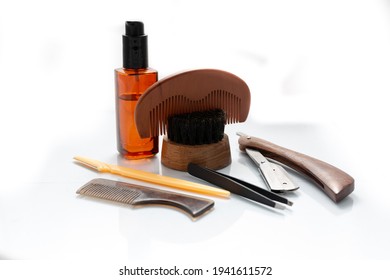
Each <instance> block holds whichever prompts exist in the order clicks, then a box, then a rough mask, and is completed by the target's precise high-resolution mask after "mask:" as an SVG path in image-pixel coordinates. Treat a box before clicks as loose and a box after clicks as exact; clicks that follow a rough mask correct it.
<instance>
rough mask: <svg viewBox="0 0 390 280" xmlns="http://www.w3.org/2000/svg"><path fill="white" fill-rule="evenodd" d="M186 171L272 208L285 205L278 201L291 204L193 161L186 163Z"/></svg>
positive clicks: (275, 195)
mask: <svg viewBox="0 0 390 280" xmlns="http://www.w3.org/2000/svg"><path fill="white" fill-rule="evenodd" d="M188 173H189V174H191V175H192V176H195V177H197V178H200V179H202V180H205V181H206V182H209V183H211V184H214V185H217V186H219V187H221V188H223V189H226V190H228V191H230V192H232V193H235V194H238V195H240V196H242V197H245V198H247V199H250V200H253V201H256V202H258V203H261V204H264V205H267V206H269V207H272V208H277V209H285V206H284V205H281V204H279V203H283V204H286V205H289V206H292V205H293V203H292V202H291V201H289V200H288V199H286V198H284V197H282V196H279V195H277V194H275V193H272V192H270V191H267V190H265V189H262V188H260V187H258V186H256V185H253V184H251V183H248V182H245V181H243V180H240V179H238V178H235V177H232V176H229V175H226V174H223V173H220V172H218V171H215V170H211V169H209V168H206V167H201V166H199V165H197V164H194V163H190V164H188Z"/></svg>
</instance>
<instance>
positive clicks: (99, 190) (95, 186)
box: [77, 183, 141, 204]
mask: <svg viewBox="0 0 390 280" xmlns="http://www.w3.org/2000/svg"><path fill="white" fill-rule="evenodd" d="M77 193H78V194H84V195H87V196H92V197H97V198H102V199H107V200H111V201H117V202H122V203H127V204H132V202H133V201H134V200H135V199H136V198H137V197H139V196H140V195H141V192H140V191H138V190H134V189H130V188H126V187H120V185H119V184H116V185H108V184H101V183H91V184H90V185H86V186H85V187H84V188H81V189H79V190H78V191H77Z"/></svg>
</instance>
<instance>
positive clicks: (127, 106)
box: [115, 21, 159, 159]
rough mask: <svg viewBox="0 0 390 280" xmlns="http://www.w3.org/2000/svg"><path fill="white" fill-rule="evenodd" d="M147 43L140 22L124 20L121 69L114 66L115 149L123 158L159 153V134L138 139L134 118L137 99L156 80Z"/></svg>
mask: <svg viewBox="0 0 390 280" xmlns="http://www.w3.org/2000/svg"><path fill="white" fill-rule="evenodd" d="M147 43H148V42H147V35H145V34H144V25H143V23H142V22H139V21H127V22H126V34H125V35H123V68H119V69H115V86H116V96H115V99H116V126H117V149H118V152H119V153H120V154H121V155H122V156H123V157H124V158H126V159H141V158H147V157H152V156H154V155H155V154H156V153H158V141H159V139H158V136H157V137H151V138H141V137H140V136H139V134H138V131H137V128H136V125H135V121H134V112H135V107H136V105H137V102H138V99H139V98H140V97H141V95H142V94H143V93H144V92H145V90H146V89H147V88H149V87H150V86H151V85H152V84H154V83H155V82H156V81H157V79H158V77H157V71H156V70H154V69H152V68H149V67H148V44H147Z"/></svg>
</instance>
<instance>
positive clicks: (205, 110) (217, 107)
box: [135, 69, 250, 171]
mask: <svg viewBox="0 0 390 280" xmlns="http://www.w3.org/2000/svg"><path fill="white" fill-rule="evenodd" d="M249 107H250V91H249V88H248V86H247V84H246V83H245V82H244V81H243V80H242V79H240V78H239V77H237V76H235V75H233V74H231V73H228V72H225V71H221V70H215V69H199V70H191V71H186V72H181V73H179V74H176V75H172V76H169V77H167V78H164V79H162V80H160V81H158V82H157V83H155V84H153V85H152V86H151V87H150V88H149V89H148V90H147V91H146V92H145V93H144V94H143V95H142V96H141V97H140V99H139V100H138V103H137V106H136V109H135V123H136V126H137V130H138V133H139V135H140V136H141V138H147V137H152V136H158V135H161V134H165V135H167V136H166V137H164V139H163V146H162V155H161V162H162V163H163V164H164V165H165V166H167V167H170V168H173V169H177V170H182V171H186V170H187V165H188V164H189V163H190V162H192V163H196V164H198V165H201V166H204V167H207V168H210V169H220V168H223V167H225V166H227V165H229V164H230V163H231V155H230V146H229V139H228V137H227V135H226V134H224V125H225V124H230V123H237V122H244V121H245V120H246V118H247V116H248V113H249Z"/></svg>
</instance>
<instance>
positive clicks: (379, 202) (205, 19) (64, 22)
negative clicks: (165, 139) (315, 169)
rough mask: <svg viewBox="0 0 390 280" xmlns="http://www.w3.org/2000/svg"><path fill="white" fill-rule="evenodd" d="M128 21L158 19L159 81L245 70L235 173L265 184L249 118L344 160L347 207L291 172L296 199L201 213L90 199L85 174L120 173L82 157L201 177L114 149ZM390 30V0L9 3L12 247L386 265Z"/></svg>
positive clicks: (4, 57)
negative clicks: (91, 165) (282, 207)
mask: <svg viewBox="0 0 390 280" xmlns="http://www.w3.org/2000/svg"><path fill="white" fill-rule="evenodd" d="M126 20H141V21H143V22H144V23H145V30H146V33H147V34H148V35H149V62H150V66H151V67H153V68H155V69H157V70H158V71H159V77H160V78H163V77H165V76H167V75H169V74H172V73H174V72H177V71H181V70H184V69H194V68H218V69H223V70H226V71H229V72H232V73H234V74H236V75H238V76H240V77H241V78H242V79H244V80H245V81H246V82H247V83H248V85H249V87H250V89H251V93H252V106H251V111H250V115H249V118H248V121H247V122H246V123H244V124H236V125H232V126H229V127H227V132H228V134H229V136H230V142H231V146H232V155H233V163H232V165H231V166H230V167H229V168H227V169H226V170H224V172H226V173H230V174H231V175H233V176H236V177H244V178H246V179H248V180H250V181H252V182H254V183H257V184H259V185H261V184H263V183H262V181H261V180H260V178H259V176H258V174H257V173H256V170H255V168H254V167H253V165H251V164H250V161H249V160H248V159H247V158H246V157H245V156H244V155H242V154H240V153H239V151H238V148H237V143H236V140H237V138H236V137H235V131H237V130H241V131H244V132H246V133H248V134H252V135H254V136H258V137H261V138H264V139H267V140H269V141H272V142H275V143H277V144H279V145H282V146H285V147H288V148H290V149H294V150H297V151H300V152H302V153H306V154H309V155H311V156H314V157H317V158H319V159H322V160H324V161H327V162H329V163H332V164H334V165H336V166H338V167H339V168H341V169H343V170H345V171H346V172H348V173H350V174H351V175H352V176H353V177H354V178H355V180H356V190H355V192H354V193H353V194H352V195H351V196H349V197H348V198H347V199H345V200H344V201H343V202H342V203H340V204H338V205H336V204H334V203H333V202H331V201H330V200H329V199H328V198H327V197H326V196H325V195H324V194H323V193H321V192H320V191H319V190H318V189H317V188H316V187H315V186H314V185H312V184H311V183H310V182H309V181H306V180H305V179H303V178H301V177H299V176H297V175H296V174H293V173H291V175H292V177H293V179H294V180H296V182H297V183H298V184H300V186H301V189H300V190H299V192H298V193H297V194H296V195H295V196H292V197H291V200H293V201H294V202H295V204H294V206H293V207H292V208H291V210H288V211H284V212H282V213H281V212H280V211H279V212H275V211H270V210H268V209H266V208H264V207H261V206H258V205H255V204H253V203H249V202H248V201H245V200H244V199H241V198H239V197H237V196H233V197H232V198H231V199H230V200H222V199H215V200H216V207H215V209H214V211H212V212H211V213H209V214H208V215H206V216H204V217H202V218H201V219H199V220H197V221H195V222H193V221H191V219H189V218H188V216H185V215H183V213H180V212H177V211H173V210H172V209H167V208H161V207H147V208H137V209H131V208H128V207H123V206H120V205H117V204H110V203H103V202H100V201H99V202H97V201H93V200H83V199H79V198H77V196H76V195H75V191H76V190H77V188H78V187H80V186H81V185H82V184H84V183H86V182H87V181H88V180H90V179H93V178H96V177H106V178H110V179H118V177H115V176H112V175H108V174H97V173H94V172H93V171H90V170H87V169H83V168H82V167H80V166H78V165H75V164H74V163H73V162H72V157H73V156H75V155H84V156H88V157H92V158H96V159H99V160H103V161H106V162H109V163H114V164H115V163H119V164H122V165H127V166H131V167H134V168H140V169H145V170H149V171H153V172H157V173H160V174H164V175H170V176H176V177H183V178H186V179H189V180H194V179H193V178H191V177H190V176H189V175H186V174H184V173H180V172H174V171H171V170H168V169H167V168H165V167H162V166H161V165H160V163H159V156H158V157H156V158H155V159H153V160H147V161H137V162H126V161H124V160H122V159H121V158H120V157H119V156H118V155H117V152H116V140H115V119H114V80H113V77H114V68H119V67H121V64H122V58H121V56H122V55H121V50H122V49H121V48H122V46H121V36H122V34H123V32H124V23H125V21H126ZM389 31H390V1H388V0H376V1H374V0H366V1H352V0H351V1H347V0H341V1H340V0H338V1H334V0H330V1H304V0H297V1H281V0H280V1H245V0H242V1H209V0H208V1H205V0H200V1H178V0H177V1H173V0H172V1H63V2H60V1H43V0H36V1H23V0H21V1H3V0H2V1H1V2H0V98H1V101H0V122H1V131H2V134H1V135H2V136H1V145H0V159H1V160H0V170H1V180H0V182H1V184H0V259H22V260H23V259H24V260H32V259H36V260H46V261H47V260H65V261H69V260H83V261H85V260H89V261H91V260H95V259H99V260H100V261H101V260H108V259H110V260H111V261H112V259H118V260H120V261H118V263H117V264H118V268H119V267H120V265H122V264H131V263H137V264H139V265H144V266H147V265H151V264H153V265H156V266H158V265H162V264H164V263H166V264H167V265H171V264H176V263H180V262H181V263H183V264H184V265H186V264H187V265H188V264H191V263H197V264H199V265H203V266H206V265H208V267H212V266H213V265H225V264H226V265H227V264H234V265H237V266H238V265H273V266H278V264H279V265H280V262H281V263H282V264H286V265H288V264H289V263H290V262H295V263H297V262H298V263H299V264H301V265H303V264H305V262H307V261H317V264H320V263H321V262H323V261H335V263H336V264H339V265H340V264H343V263H346V262H348V261H356V262H359V263H360V262H363V263H366V262H371V261H378V262H379V261H383V260H385V261H386V262H387V264H388V260H389V252H390V241H389V238H388V237H389V234H390V226H389V214H390V206H389V202H388V201H389V196H390V191H389V179H388V173H389V165H388V163H387V158H388V157H389V156H390V153H389V148H388V143H389V133H388V119H389V110H388V106H389V101H388V100H389V99H388V95H389V93H390V82H389V77H390V52H389V50H390V32H389ZM121 180H126V179H121ZM127 181H131V180H127ZM126 260H127V261H126ZM4 263H8V264H9V262H3V263H2V264H0V265H2V266H3V269H4V268H5V269H6V270H3V271H7V267H8V271H12V270H13V268H14V267H15V264H12V263H11V264H9V266H8V265H5V264H4ZM335 263H334V262H333V263H332V264H333V265H334V264H335ZM24 264H25V265H27V266H29V263H25V262H24ZM381 264H382V263H381ZM353 265H355V263H353ZM351 266H352V265H351ZM30 267H31V265H30ZM38 267H39V266H38ZM113 267H114V272H112V274H109V275H111V276H116V274H115V273H116V267H115V265H113ZM346 267H347V268H348V266H346ZM380 267H382V266H380ZM347 268H346V269H345V270H343V267H342V265H341V268H340V270H341V271H343V272H344V273H351V271H349V269H347ZM349 268H351V267H349ZM102 269H103V268H102ZM282 271H283V266H281V267H280V266H279V274H280V273H282ZM354 271H355V273H357V272H356V271H357V270H356V269H355V270H354ZM295 272H296V273H297V275H296V276H298V275H299V273H302V271H295ZM13 273H14V272H13ZM19 273H20V272H19ZM283 273H285V275H286V276H287V275H288V273H287V269H285V270H284V271H283ZM359 273H361V272H359ZM14 275H18V274H14ZM356 275H360V274H356ZM8 276H9V277H11V276H10V275H8ZM290 276H291V275H290ZM15 277H16V276H15ZM9 279H10V278H9Z"/></svg>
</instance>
